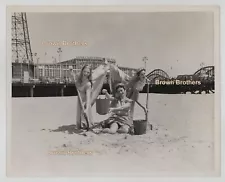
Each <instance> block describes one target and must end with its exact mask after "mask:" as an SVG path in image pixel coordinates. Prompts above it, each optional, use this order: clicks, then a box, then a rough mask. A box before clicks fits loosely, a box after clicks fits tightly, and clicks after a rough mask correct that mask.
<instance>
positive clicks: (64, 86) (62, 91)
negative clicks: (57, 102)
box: [61, 85, 66, 97]
mask: <svg viewBox="0 0 225 182" xmlns="http://www.w3.org/2000/svg"><path fill="white" fill-rule="evenodd" d="M64 88H66V85H63V87H61V97H63V96H64Z"/></svg>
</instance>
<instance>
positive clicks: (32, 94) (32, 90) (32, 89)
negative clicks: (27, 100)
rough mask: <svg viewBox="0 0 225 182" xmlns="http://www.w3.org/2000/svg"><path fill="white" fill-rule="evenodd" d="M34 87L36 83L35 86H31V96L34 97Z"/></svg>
mask: <svg viewBox="0 0 225 182" xmlns="http://www.w3.org/2000/svg"><path fill="white" fill-rule="evenodd" d="M34 88H35V85H33V86H32V87H31V88H30V96H31V97H34Z"/></svg>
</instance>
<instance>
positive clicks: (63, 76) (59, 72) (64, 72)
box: [12, 57, 136, 80]
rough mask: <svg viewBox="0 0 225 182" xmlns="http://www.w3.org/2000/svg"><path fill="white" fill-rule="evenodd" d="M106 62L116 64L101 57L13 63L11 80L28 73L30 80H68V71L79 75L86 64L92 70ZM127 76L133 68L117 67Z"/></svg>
mask: <svg viewBox="0 0 225 182" xmlns="http://www.w3.org/2000/svg"><path fill="white" fill-rule="evenodd" d="M105 60H107V61H108V62H109V63H111V64H116V61H115V59H111V58H102V57H75V58H74V59H71V60H67V61H63V62H59V63H48V64H47V63H41V64H33V65H31V64H30V65H27V64H25V63H13V64H12V72H13V75H12V77H13V78H19V79H20V78H21V79H22V78H23V72H24V71H28V70H29V73H30V78H36V79H43V78H44V79H46V78H48V79H56V80H67V79H69V70H70V68H72V69H73V71H74V72H75V74H77V73H79V72H80V70H81V68H82V67H83V66H84V65H86V64H88V65H90V66H91V67H92V69H95V68H97V67H98V66H99V65H102V64H104V62H105ZM119 68H120V69H121V70H122V71H124V72H125V73H126V74H128V75H129V76H133V75H134V74H135V72H136V69H134V68H128V67H119Z"/></svg>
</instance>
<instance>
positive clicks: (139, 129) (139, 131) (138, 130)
mask: <svg viewBox="0 0 225 182" xmlns="http://www.w3.org/2000/svg"><path fill="white" fill-rule="evenodd" d="M133 124H134V134H135V135H143V134H146V130H147V120H133Z"/></svg>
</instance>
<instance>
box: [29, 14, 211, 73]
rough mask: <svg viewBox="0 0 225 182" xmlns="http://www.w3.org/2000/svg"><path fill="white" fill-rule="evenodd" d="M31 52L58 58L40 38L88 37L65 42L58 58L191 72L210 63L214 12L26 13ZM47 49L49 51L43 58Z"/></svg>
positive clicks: (54, 47) (54, 49)
mask: <svg viewBox="0 0 225 182" xmlns="http://www.w3.org/2000/svg"><path fill="white" fill-rule="evenodd" d="M27 20H28V28H29V34H30V39H31V48H32V52H37V53H38V57H40V60H39V62H48V63H50V62H52V61H53V59H52V56H54V57H56V58H57V60H58V54H57V48H58V47H57V46H43V45H42V41H64V40H65V41H70V42H71V41H86V42H87V43H88V46H63V47H62V50H63V52H62V55H61V61H65V60H68V59H72V58H74V57H75V56H96V57H98V56H100V57H112V58H115V59H116V61H117V63H118V64H119V65H120V66H127V67H133V68H137V67H141V66H144V63H143V61H142V57H144V56H147V57H148V62H147V68H148V72H150V71H152V70H154V69H156V68H160V69H162V70H164V71H166V72H167V73H168V74H169V76H177V75H178V74H193V73H194V72H195V71H197V70H198V69H199V68H200V64H201V63H202V62H203V63H204V65H205V66H208V65H209V66H211V65H214V63H213V14H212V13H210V12H178V13H173V12H167V13H155V12H151V13H27ZM45 52H47V56H46V58H45V56H44V55H45Z"/></svg>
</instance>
